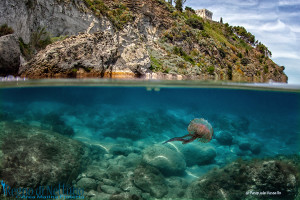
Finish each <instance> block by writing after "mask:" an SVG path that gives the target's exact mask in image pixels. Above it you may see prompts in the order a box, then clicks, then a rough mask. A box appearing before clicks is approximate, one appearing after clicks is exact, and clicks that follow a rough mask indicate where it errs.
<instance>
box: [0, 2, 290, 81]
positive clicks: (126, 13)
mask: <svg viewBox="0 0 300 200" xmlns="http://www.w3.org/2000/svg"><path fill="white" fill-rule="evenodd" d="M15 16H20V17H19V18H16V17H15ZM5 23H7V24H8V25H9V26H11V27H12V28H13V29H14V30H15V35H16V36H17V37H20V38H22V39H23V41H24V42H25V43H30V42H32V38H33V37H32V36H33V35H34V33H36V31H37V30H39V28H45V29H46V30H47V31H48V32H49V33H50V34H51V35H52V36H55V37H58V36H69V37H68V38H67V39H65V40H64V41H58V42H56V43H54V44H52V45H50V46H48V47H47V48H46V49H44V50H42V51H40V52H39V53H38V54H37V55H35V56H34V57H33V58H32V59H31V60H28V61H29V62H27V63H26V64H24V65H22V67H21V68H20V71H19V73H20V75H22V76H23V77H28V78H62V77H63V78H65V77H72V78H75V77H76V78H83V77H105V78H137V77H143V78H146V79H177V80H182V79H197V80H199V79H200V80H232V81H246V82H268V81H270V80H272V81H276V82H287V76H286V75H285V74H284V72H283V70H284V67H279V66H278V65H276V64H275V63H274V62H273V61H272V60H271V59H270V58H269V54H270V51H269V50H268V49H267V48H266V47H265V46H264V45H262V44H261V43H259V44H255V43H254V42H252V43H251V42H250V41H249V38H245V37H244V36H243V37H242V36H240V35H238V31H236V29H235V28H236V27H231V26H229V25H228V24H225V25H224V24H222V23H218V22H213V21H205V20H203V19H202V18H200V17H198V16H197V15H196V14H194V13H193V11H192V10H186V11H184V12H183V13H181V12H179V11H177V10H176V9H175V8H174V7H173V6H172V5H170V4H169V3H167V2H165V1H163V0H147V1H141V0H138V1H127V0H121V1H110V0H99V1H97V2H96V1H90V0H74V1H69V0H50V1H45V0H39V1H37V0H26V1H22V2H20V1H17V0H13V1H8V0H4V1H1V2H0V24H5ZM247 34H248V35H249V33H248V32H247ZM250 35H251V34H250ZM62 39H63V38H62ZM37 40H38V39H37ZM37 42H38V41H37ZM25 46H26V45H25ZM29 46H30V45H29ZM38 50H39V49H38ZM28 59H29V58H28Z"/></svg>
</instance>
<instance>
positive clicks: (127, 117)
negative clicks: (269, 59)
mask: <svg viewBox="0 0 300 200" xmlns="http://www.w3.org/2000/svg"><path fill="white" fill-rule="evenodd" d="M54 83H55V84H54ZM0 85H1V87H0V139H1V140H0V141H1V142H0V149H1V151H0V172H1V173H0V180H3V181H2V183H3V182H4V183H6V186H9V187H10V188H31V189H32V191H34V192H33V193H32V194H30V193H28V194H26V195H27V197H24V198H28V199H29V198H30V196H34V197H38V196H36V195H37V194H39V195H40V197H41V196H43V195H44V197H45V198H47V199H54V198H56V199H57V198H60V199H63V196H60V195H62V194H64V195H66V196H68V195H69V196H73V197H74V196H78V198H79V197H80V198H82V199H83V198H84V199H94V200H96V199H297V198H299V194H298V192H300V191H298V190H299V160H300V159H299V149H300V148H299V147H300V146H299V144H300V137H299V136H300V92H299V91H300V90H299V87H298V86H294V87H288V86H287V85H276V84H274V85H267V84H261V85H255V84H214V83H198V82H181V83H179V82H136V83H135V82H134V81H129V82H122V81H121V82H115V81H87V82H85V81H74V80H72V81H66V80H63V81H56V82H53V81H48V82H47V81H32V82H30V81H24V82H9V83H0ZM200 118H203V119H205V120H207V121H208V122H209V123H210V124H211V126H212V128H213V133H212V140H211V141H209V142H207V143H202V142H200V141H198V140H195V141H193V142H190V143H187V144H182V142H180V141H172V142H169V143H166V144H163V142H165V141H167V140H169V139H171V138H174V137H181V136H185V135H187V134H188V130H187V128H188V126H189V123H190V122H191V121H192V120H193V119H200ZM50 185H51V186H53V187H57V188H59V190H56V191H54V192H50V189H49V188H48V190H45V192H44V193H42V192H41V189H40V187H41V186H44V187H47V186H48V187H49V186H50ZM62 185H65V186H66V187H68V188H69V191H68V190H65V189H61V188H60V186H62ZM70 188H71V189H70ZM72 188H73V189H72ZM74 189H75V190H76V189H78V191H81V193H80V192H74ZM35 191H39V192H38V193H37V192H35ZM59 191H60V192H59ZM76 191H77V190H76ZM0 195H2V198H5V196H6V197H12V198H13V197H14V198H17V197H18V196H17V194H16V193H13V192H11V190H9V189H8V190H7V188H6V193H5V187H4V186H3V184H2V190H1V193H0ZM23 195H24V194H23ZM19 197H20V194H19Z"/></svg>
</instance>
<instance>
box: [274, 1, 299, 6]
mask: <svg viewBox="0 0 300 200" xmlns="http://www.w3.org/2000/svg"><path fill="white" fill-rule="evenodd" d="M294 5H300V0H281V1H279V6H294Z"/></svg>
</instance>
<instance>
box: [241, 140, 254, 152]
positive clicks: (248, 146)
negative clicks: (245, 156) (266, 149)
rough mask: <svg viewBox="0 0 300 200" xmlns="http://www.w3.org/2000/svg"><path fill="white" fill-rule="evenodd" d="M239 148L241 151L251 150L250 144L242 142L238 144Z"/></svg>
mask: <svg viewBox="0 0 300 200" xmlns="http://www.w3.org/2000/svg"><path fill="white" fill-rule="evenodd" d="M239 148H240V150H242V151H248V150H250V148H251V144H250V143H249V142H247V141H243V142H241V143H240V144H239Z"/></svg>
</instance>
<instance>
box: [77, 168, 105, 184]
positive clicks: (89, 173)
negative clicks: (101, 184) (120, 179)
mask: <svg viewBox="0 0 300 200" xmlns="http://www.w3.org/2000/svg"><path fill="white" fill-rule="evenodd" d="M81 176H83V177H88V178H91V179H94V180H96V181H102V180H103V179H105V178H107V177H108V175H107V174H106V171H105V170H104V169H102V168H101V167H99V166H97V165H89V166H88V167H87V169H86V171H85V173H84V174H81ZM78 180H79V179H78Z"/></svg>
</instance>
